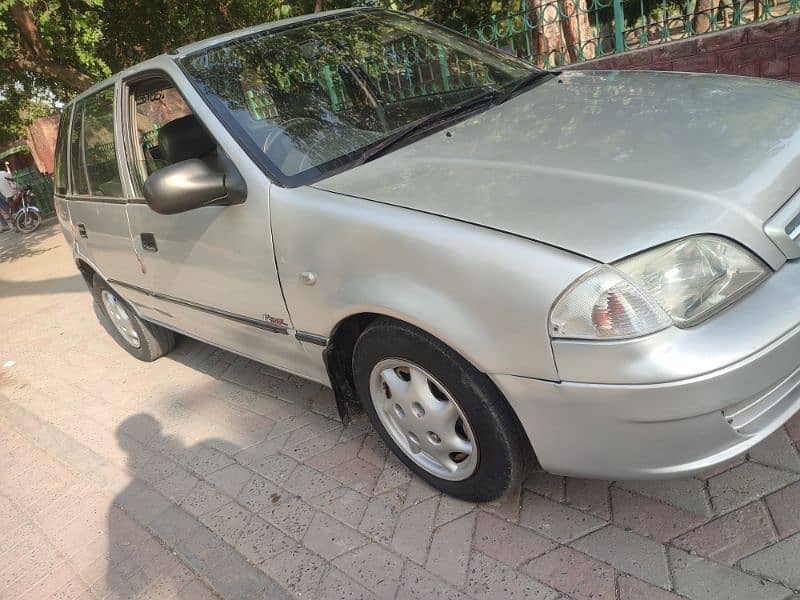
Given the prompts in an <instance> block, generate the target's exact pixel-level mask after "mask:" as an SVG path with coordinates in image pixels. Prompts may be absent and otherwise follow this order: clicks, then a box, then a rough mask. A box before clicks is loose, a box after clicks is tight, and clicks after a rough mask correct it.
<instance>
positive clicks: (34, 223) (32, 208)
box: [8, 186, 42, 233]
mask: <svg viewBox="0 0 800 600" xmlns="http://www.w3.org/2000/svg"><path fill="white" fill-rule="evenodd" d="M8 205H9V207H10V208H11V222H12V223H13V224H14V228H15V229H16V230H17V231H19V232H21V233H33V232H34V231H36V230H37V229H38V227H39V225H40V224H41V222H42V216H41V214H39V207H38V206H37V205H36V194H34V193H33V190H32V189H31V187H30V186H27V187H26V188H25V189H21V190H19V191H17V192H16V193H15V194H14V196H13V197H12V198H11V200H10V201H9V203H8Z"/></svg>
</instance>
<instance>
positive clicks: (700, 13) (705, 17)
mask: <svg viewBox="0 0 800 600" xmlns="http://www.w3.org/2000/svg"><path fill="white" fill-rule="evenodd" d="M712 9H713V5H712V0H697V4H695V6H694V17H692V29H693V30H694V32H695V33H705V32H706V31H708V30H710V29H711V11H712Z"/></svg>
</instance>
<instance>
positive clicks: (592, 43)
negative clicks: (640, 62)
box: [465, 0, 800, 68]
mask: <svg viewBox="0 0 800 600" xmlns="http://www.w3.org/2000/svg"><path fill="white" fill-rule="evenodd" d="M799 9H800V0H775V1H773V0H746V1H742V0H522V2H521V10H519V11H518V12H515V13H511V14H509V15H506V16H502V17H494V18H492V19H491V20H490V21H487V22H485V23H483V24H481V25H479V26H478V27H475V28H468V29H466V30H465V33H466V34H467V35H469V36H471V37H474V38H477V39H479V40H481V41H482V42H485V43H488V44H492V45H494V46H496V47H498V48H502V49H504V50H506V51H508V52H511V53H513V54H516V55H517V56H520V57H523V58H527V59H528V60H530V61H532V62H534V63H535V64H537V65H539V66H541V67H544V68H553V67H558V66H562V65H566V64H571V63H576V62H581V61H584V60H590V59H592V58H598V57H601V56H607V55H609V54H617V53H619V52H624V51H626V50H634V49H637V48H645V47H648V46H653V45H657V44H663V43H666V42H670V41H673V40H678V39H683V38H687V37H692V36H695V35H701V34H705V33H711V32H714V31H721V30H723V29H729V28H731V27H738V26H740V25H747V24H749V23H759V22H763V21H769V20H772V19H777V18H780V17H784V16H787V15H792V14H796V13H797V12H798V10H799Z"/></svg>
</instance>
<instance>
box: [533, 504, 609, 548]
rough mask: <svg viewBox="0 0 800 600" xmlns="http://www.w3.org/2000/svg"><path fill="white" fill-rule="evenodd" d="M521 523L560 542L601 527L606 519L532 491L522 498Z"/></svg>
mask: <svg viewBox="0 0 800 600" xmlns="http://www.w3.org/2000/svg"><path fill="white" fill-rule="evenodd" d="M519 522H520V525H523V526H525V527H529V528H531V529H533V530H534V531H536V532H538V533H540V534H541V535H543V536H545V537H548V538H550V539H553V540H556V541H558V542H562V543H564V542H569V541H571V540H574V539H575V538H578V537H581V536H583V535H586V534H587V533H589V532H590V531H594V530H595V529H599V528H601V527H602V526H603V525H605V524H606V523H605V521H603V520H601V519H598V518H597V517H593V516H592V515H588V514H586V513H583V512H581V511H579V510H575V509H574V508H570V507H569V506H566V505H565V504H559V503H558V502H553V501H552V500H548V499H547V498H543V497H542V496H539V495H538V494H534V493H532V492H525V494H524V496H523V498H522V511H521V512H520V517H519Z"/></svg>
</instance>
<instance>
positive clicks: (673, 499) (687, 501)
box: [615, 478, 711, 517]
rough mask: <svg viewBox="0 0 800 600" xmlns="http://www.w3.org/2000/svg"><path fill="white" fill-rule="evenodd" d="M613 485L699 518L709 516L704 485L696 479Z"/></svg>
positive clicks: (624, 482) (629, 482) (626, 482)
mask: <svg viewBox="0 0 800 600" xmlns="http://www.w3.org/2000/svg"><path fill="white" fill-rule="evenodd" d="M615 485H617V486H618V487H621V488H622V489H625V490H628V491H629V492H635V493H637V494H642V495H643V496H647V497H649V498H653V499H654V500H659V501H661V502H666V503H667V504H671V505H672V506H677V507H678V508H682V509H683V510H685V511H688V512H691V513H694V514H696V515H700V516H701V517H710V516H711V505H710V504H709V501H708V497H707V495H706V490H705V485H704V484H703V482H702V481H700V480H698V479H692V478H684V479H664V480H647V481H621V482H617V483H616V484H615Z"/></svg>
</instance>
